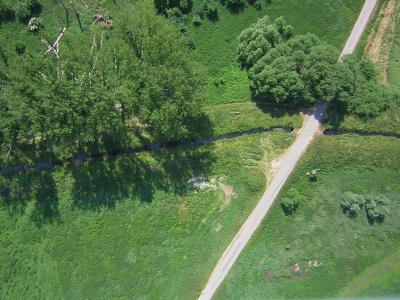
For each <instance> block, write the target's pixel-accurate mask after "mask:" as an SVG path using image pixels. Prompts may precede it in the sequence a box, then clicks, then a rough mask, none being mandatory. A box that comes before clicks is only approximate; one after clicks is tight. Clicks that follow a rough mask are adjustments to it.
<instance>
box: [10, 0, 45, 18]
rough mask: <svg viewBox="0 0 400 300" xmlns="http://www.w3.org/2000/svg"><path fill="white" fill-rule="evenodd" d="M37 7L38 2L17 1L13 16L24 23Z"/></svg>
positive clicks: (36, 0)
mask: <svg viewBox="0 0 400 300" xmlns="http://www.w3.org/2000/svg"><path fill="white" fill-rule="evenodd" d="M38 7H40V2H39V1H38V0H18V1H17V3H16V6H15V15H16V16H17V17H18V19H19V20H20V21H21V22H26V21H27V20H28V19H29V18H30V17H31V16H32V14H33V11H34V10H35V9H37V8H38Z"/></svg>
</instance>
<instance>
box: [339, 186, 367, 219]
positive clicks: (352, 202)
mask: <svg viewBox="0 0 400 300" xmlns="http://www.w3.org/2000/svg"><path fill="white" fill-rule="evenodd" d="M364 204H365V198H364V197H363V196H362V195H358V194H354V193H352V192H345V193H344V194H343V197H342V202H341V206H342V208H343V210H344V211H345V212H349V214H350V216H351V217H355V216H356V215H357V214H358V213H359V211H360V210H361V207H363V206H364Z"/></svg>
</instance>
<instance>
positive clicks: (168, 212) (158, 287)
mask: <svg viewBox="0 0 400 300" xmlns="http://www.w3.org/2000/svg"><path fill="white" fill-rule="evenodd" d="M292 139H293V137H292V136H291V135H290V134H284V133H270V134H256V135H251V136H244V137H241V138H237V139H233V140H229V141H222V142H217V143H215V144H213V145H211V146H203V147H198V148H186V149H177V150H169V151H160V152H158V153H144V154H141V155H139V156H125V157H120V158H119V159H117V160H108V161H93V162H90V163H87V164H84V165H79V166H71V167H68V168H58V169H56V170H55V171H54V172H52V173H46V172H43V173H31V174H29V173H23V174H21V175H19V176H18V178H16V177H12V176H7V177H5V178H6V179H7V180H9V182H10V184H11V183H12V182H14V183H19V184H23V185H22V187H26V186H29V184H30V183H33V182H34V181H35V180H36V181H37V180H39V182H40V183H41V186H40V189H39V191H38V193H37V194H36V192H35V191H34V192H33V193H32V194H31V198H38V199H40V201H37V202H36V201H35V200H33V201H31V199H30V198H28V199H25V200H27V202H24V201H23V199H8V200H14V201H11V202H6V203H5V206H4V207H3V208H1V210H0V227H1V228H2V230H1V233H0V244H1V245H2V247H1V249H0V260H1V261H2V264H1V267H0V274H1V275H0V298H2V299H21V298H27V297H30V298H35V297H36V298H42V299H43V298H69V299H72V298H74V299H76V298H92V299H93V298H96V299H110V298H115V297H118V298H130V299H132V298H140V297H146V298H150V299H161V298H163V299H165V298H169V299H175V298H176V297H178V298H182V297H183V298H186V299H187V298H194V297H195V296H196V295H198V293H199V292H200V290H201V288H202V285H203V284H204V281H205V280H206V279H207V276H208V274H209V273H210V271H211V269H212V267H213V266H214V265H215V263H216V261H217V259H218V257H219V256H220V254H221V252H222V251H223V250H224V247H225V246H226V244H227V243H228V241H229V240H230V239H231V237H232V235H233V234H234V233H235V232H236V231H237V229H238V228H239V226H240V225H241V223H242V222H243V220H244V219H245V218H246V216H247V214H248V213H249V211H250V210H251V209H252V208H253V206H254V205H255V203H256V201H257V200H258V199H259V197H260V195H261V194H262V193H263V191H264V188H265V178H266V177H265V174H267V173H268V168H267V165H268V163H269V162H270V161H271V160H272V159H273V158H274V157H276V156H277V155H278V154H279V153H280V152H281V151H282V149H285V148H286V147H287V146H288V145H289V144H290V143H291V141H292ZM201 175H204V176H206V177H207V178H208V179H207V180H206V181H205V184H206V185H209V187H208V188H204V189H202V190H196V189H193V188H192V187H191V185H190V184H188V180H189V179H191V178H193V177H194V176H201ZM17 179H19V180H20V181H18V180H17ZM36 181H35V182H36ZM199 181H200V183H201V182H202V181H201V180H199ZM17 200H19V201H20V202H16V201H17ZM7 203H8V205H7ZM8 210H10V211H11V212H8ZM21 212H22V213H21Z"/></svg>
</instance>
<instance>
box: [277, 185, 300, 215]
mask: <svg viewBox="0 0 400 300" xmlns="http://www.w3.org/2000/svg"><path fill="white" fill-rule="evenodd" d="M303 201H304V196H303V195H301V194H300V193H299V191H298V190H297V189H295V188H291V189H289V190H288V191H287V192H286V193H285V196H284V197H283V198H282V200H281V206H282V209H283V210H284V212H285V214H287V215H290V214H292V213H293V212H294V211H295V210H296V209H297V207H298V206H299V204H300V203H301V202H303Z"/></svg>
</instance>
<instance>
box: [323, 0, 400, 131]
mask: <svg viewBox="0 0 400 300" xmlns="http://www.w3.org/2000/svg"><path fill="white" fill-rule="evenodd" d="M383 3H384V1H383V0H381V1H379V3H378V8H379V7H381V5H382V4H383ZM377 12H379V10H378V9H377ZM378 15H379V14H378V13H375V21H374V22H371V23H370V25H369V27H368V30H366V33H365V34H364V35H363V38H362V40H361V42H360V45H359V47H358V48H357V56H359V57H362V56H363V53H364V49H365V47H366V46H367V38H368V35H369V33H370V31H371V30H376V28H377V27H378V26H379V24H380V21H381V19H380V18H378ZM398 22H400V19H399V21H398ZM398 26H400V25H398ZM399 70H400V30H399V27H398V28H397V33H396V39H395V42H394V45H393V49H392V52H391V57H390V63H389V67H388V77H389V82H390V85H391V86H393V87H395V88H400V75H399V74H400V72H399ZM327 127H328V128H337V129H344V130H350V131H355V132H357V131H362V132H370V133H382V132H385V133H394V134H400V107H392V108H391V109H389V110H387V111H385V112H383V113H382V114H380V115H379V116H377V117H375V118H359V117H357V116H355V115H342V114H338V115H336V114H335V113H334V112H333V111H330V112H329V116H328V119H327Z"/></svg>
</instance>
